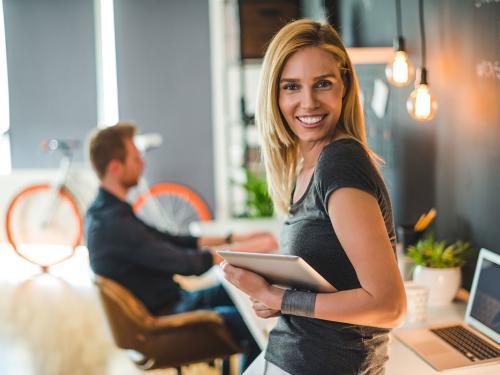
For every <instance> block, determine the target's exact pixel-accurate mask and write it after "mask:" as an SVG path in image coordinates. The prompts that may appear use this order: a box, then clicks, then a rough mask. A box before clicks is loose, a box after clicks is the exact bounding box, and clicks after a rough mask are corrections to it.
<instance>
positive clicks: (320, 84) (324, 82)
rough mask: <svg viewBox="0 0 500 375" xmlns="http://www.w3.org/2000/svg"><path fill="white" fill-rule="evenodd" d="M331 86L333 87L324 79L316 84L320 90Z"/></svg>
mask: <svg viewBox="0 0 500 375" xmlns="http://www.w3.org/2000/svg"><path fill="white" fill-rule="evenodd" d="M331 85H332V83H331V82H330V81H328V80H326V79H322V80H321V81H318V82H317V83H316V87H317V88H320V89H323V88H327V87H330V86H331Z"/></svg>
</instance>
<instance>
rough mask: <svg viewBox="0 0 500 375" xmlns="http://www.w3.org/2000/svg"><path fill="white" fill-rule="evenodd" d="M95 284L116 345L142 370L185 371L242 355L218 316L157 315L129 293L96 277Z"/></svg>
mask: <svg viewBox="0 0 500 375" xmlns="http://www.w3.org/2000/svg"><path fill="white" fill-rule="evenodd" d="M94 283H95V284H96V286H97V287H98V290H99V295H100V298H101V302H102V305H103V309H104V313H105V315H106V318H107V322H108V326H109V328H110V331H111V334H112V336H113V339H114V341H115V344H116V345H117V346H118V347H119V348H122V349H128V351H129V357H130V358H131V360H133V361H134V363H135V364H136V365H137V366H138V367H139V368H141V369H143V370H150V369H156V368H168V367H174V368H177V369H178V371H180V367H181V366H184V365H189V364H192V363H199V362H210V361H213V360H214V359H216V358H227V357H229V356H231V355H232V354H236V353H240V352H242V348H241V347H240V346H239V345H238V344H237V343H236V342H235V341H234V340H233V339H232V337H231V335H230V333H229V331H228V330H227V328H226V326H225V325H224V322H223V320H222V318H221V317H220V316H219V315H218V314H217V313H215V312H213V311H204V310H199V311H194V312H188V313H182V314H175V315H170V316H160V317H158V316H153V315H151V314H150V313H149V311H148V310H147V309H146V307H145V306H144V305H143V304H142V303H141V302H140V301H139V300H138V299H137V298H136V297H135V296H134V295H133V294H132V293H130V292H129V291H128V290H127V289H125V288H124V287H123V286H121V285H120V284H118V283H117V282H115V281H113V280H110V279H108V278H106V277H103V276H99V275H96V276H95V280H94Z"/></svg>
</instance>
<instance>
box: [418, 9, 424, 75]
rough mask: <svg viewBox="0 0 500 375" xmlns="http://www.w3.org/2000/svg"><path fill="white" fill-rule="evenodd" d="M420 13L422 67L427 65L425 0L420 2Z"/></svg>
mask: <svg viewBox="0 0 500 375" xmlns="http://www.w3.org/2000/svg"><path fill="white" fill-rule="evenodd" d="M418 8H419V9H418V13H419V18H420V39H421V42H422V68H424V69H425V65H426V50H425V26H424V0H419V2H418Z"/></svg>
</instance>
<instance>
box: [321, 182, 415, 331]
mask: <svg viewBox="0 0 500 375" xmlns="http://www.w3.org/2000/svg"><path fill="white" fill-rule="evenodd" d="M328 213H329V216H330V220H331V222H332V226H333V228H334V229H335V233H336V235H337V238H338V239H339V241H340V243H341V245H342V247H343V248H344V250H345V252H346V254H347V256H348V257H349V260H350V261H351V263H352V265H353V267H354V269H355V270H356V275H357V276H358V280H359V282H360V284H361V288H359V289H353V290H347V291H341V292H337V293H329V294H326V293H323V294H318V296H317V298H316V307H315V314H314V316H315V317H316V318H319V319H326V320H334V321H339V322H346V323H354V324H361V325H370V326H376V327H384V328H392V327H395V326H398V325H399V324H400V323H401V322H402V320H403V318H404V315H405V312H406V295H405V290H404V286H403V281H402V279H401V276H400V273H399V269H398V266H397V261H396V257H395V256H394V252H393V249H392V246H391V243H390V240H389V236H388V235H387V230H386V226H385V222H384V219H383V217H382V213H381V211H380V208H379V205H378V203H377V200H376V199H375V198H374V197H373V196H372V195H370V194H368V193H366V192H364V191H362V190H359V189H353V188H342V189H339V190H337V191H335V192H334V193H332V194H331V195H330V197H329V199H328Z"/></svg>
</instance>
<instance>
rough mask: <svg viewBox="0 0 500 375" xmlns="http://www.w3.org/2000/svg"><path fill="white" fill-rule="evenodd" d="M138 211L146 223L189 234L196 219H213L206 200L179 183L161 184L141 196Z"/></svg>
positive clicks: (134, 205) (136, 206) (176, 232)
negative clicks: (190, 225)
mask: <svg viewBox="0 0 500 375" xmlns="http://www.w3.org/2000/svg"><path fill="white" fill-rule="evenodd" d="M133 208H134V211H135V213H136V215H137V216H139V217H140V218H141V219H142V220H144V221H145V222H146V223H148V224H150V225H153V226H156V227H157V228H159V229H163V230H168V231H169V232H170V233H172V234H188V233H189V224H190V223H192V222H193V221H207V220H211V219H212V214H211V213H210V209H209V208H208V206H207V204H206V203H205V202H204V200H203V199H202V198H201V197H200V196H199V195H198V194H196V193H195V192H194V191H192V190H191V189H189V188H188V187H186V186H184V185H181V184H177V183H160V184H156V185H154V186H152V187H151V188H150V189H149V190H148V191H147V192H146V193H144V194H142V195H140V196H139V197H138V198H137V199H136V201H135V202H134V204H133Z"/></svg>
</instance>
